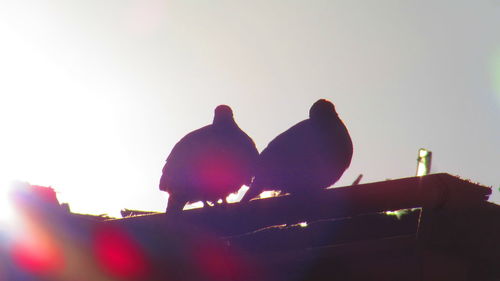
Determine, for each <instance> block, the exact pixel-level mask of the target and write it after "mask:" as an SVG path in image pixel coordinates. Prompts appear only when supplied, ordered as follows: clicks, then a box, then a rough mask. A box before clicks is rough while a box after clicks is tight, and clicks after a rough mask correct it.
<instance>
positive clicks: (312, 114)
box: [309, 99, 337, 120]
mask: <svg viewBox="0 0 500 281" xmlns="http://www.w3.org/2000/svg"><path fill="white" fill-rule="evenodd" d="M335 116H337V112H336V111H335V106H334V105H333V103H331V102H330V101H328V100H325V99H320V100H318V101H317V102H315V103H314V104H313V105H312V106H311V109H309V118H310V119H313V120H323V119H330V118H332V117H335Z"/></svg>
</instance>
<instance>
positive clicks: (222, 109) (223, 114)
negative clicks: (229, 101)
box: [213, 104, 234, 124]
mask: <svg viewBox="0 0 500 281" xmlns="http://www.w3.org/2000/svg"><path fill="white" fill-rule="evenodd" d="M227 123H234V119H233V110H231V107H229V106H227V105H225V104H222V105H219V106H217V107H216V108H215V112H214V121H213V124H227Z"/></svg>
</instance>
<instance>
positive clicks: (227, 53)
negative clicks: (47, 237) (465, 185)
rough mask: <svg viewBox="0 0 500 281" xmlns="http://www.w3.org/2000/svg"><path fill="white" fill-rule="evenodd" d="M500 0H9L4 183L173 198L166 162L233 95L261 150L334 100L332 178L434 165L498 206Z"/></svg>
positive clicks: (147, 203)
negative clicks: (165, 182) (427, 158)
mask: <svg viewBox="0 0 500 281" xmlns="http://www.w3.org/2000/svg"><path fill="white" fill-rule="evenodd" d="M499 30H500V1H498V0H479V1H452V0H448V1H377V2H374V1H332V0H328V1H277V0H266V1H218V0H215V1H201V0H198V1H189V0H187V1H186V0H184V1H166V0H133V1H132V0H128V1H124V0H113V1H106V0H99V1H97V0H87V1H63V0H57V1H56V0H53V1H49V0H47V1H42V0H40V1H35V0H33V1H27V0H16V1H0V38H1V44H0V130H1V131H0V132H1V133H0V136H1V138H0V180H2V181H4V182H8V181H10V180H14V179H18V180H24V181H28V182H30V183H32V184H40V185H50V186H52V187H54V188H55V189H56V190H57V191H58V197H59V199H60V201H63V202H69V203H70V205H71V208H72V210H73V211H76V212H90V213H96V214H101V213H109V214H112V215H116V214H118V212H119V210H120V209H121V208H133V209H143V210H155V211H163V210H164V209H165V206H166V201H167V200H166V198H167V196H166V194H165V193H163V192H160V191H159V190H158V181H159V178H160V175H161V169H162V167H163V164H164V160H165V158H166V157H167V155H168V153H169V152H170V150H171V149H172V147H173V145H174V144H175V143H176V142H177V141H178V140H179V139H180V138H181V137H182V136H184V135H185V134H186V133H188V132H190V131H192V130H194V129H197V128H199V127H201V126H204V125H207V124H208V123H210V122H211V120H212V117H213V116H212V115H213V109H214V108H215V106H216V105H218V104H228V105H230V106H231V107H232V108H233V110H234V112H235V118H236V121H237V122H238V124H239V125H240V127H241V128H242V129H243V130H245V131H246V132H247V133H248V134H249V135H250V136H251V137H253V139H254V141H255V142H256V144H257V146H258V148H259V149H263V148H264V147H265V146H266V145H267V143H268V142H269V141H270V140H271V139H273V138H274V137H275V136H276V135H277V134H279V133H281V132H282V131H284V130H286V129H287V128H289V127H290V126H292V125H293V124H295V123H297V122H298V121H301V120H303V119H305V118H306V117H307V113H308V110H309V107H310V105H311V104H312V103H313V102H314V101H316V100H317V99H319V98H327V99H329V100H331V101H332V102H334V103H335V105H336V108H337V111H338V112H339V115H340V117H341V118H342V119H343V120H344V122H345V123H346V125H347V127H348V129H349V131H350V133H351V137H352V139H353V142H354V157H353V161H352V164H351V167H350V168H349V170H348V171H347V172H346V173H345V174H344V177H343V178H342V179H341V180H340V181H339V182H338V183H337V184H336V186H342V185H348V184H350V183H351V182H352V181H353V180H354V179H355V178H356V177H357V175H358V174H360V173H362V174H364V178H363V182H373V181H380V180H385V179H389V178H391V179H394V178H400V177H407V176H412V175H414V174H415V168H416V157H417V150H418V149H419V148H420V147H425V148H428V149H430V150H432V151H433V153H434V155H433V156H434V158H433V166H432V170H433V172H447V173H450V174H454V175H460V176H461V177H463V178H467V179H471V180H473V181H475V182H479V183H481V184H483V185H486V186H493V187H494V189H495V192H496V194H495V195H494V196H493V198H492V200H493V201H495V202H496V203H498V204H500V195H499V192H498V188H499V187H500V164H499V162H500V161H499V159H500V147H499V144H500V125H499V124H500V32H499Z"/></svg>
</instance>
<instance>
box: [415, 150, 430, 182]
mask: <svg viewBox="0 0 500 281" xmlns="http://www.w3.org/2000/svg"><path fill="white" fill-rule="evenodd" d="M431 160H432V151H430V150H427V149H425V148H421V149H419V150H418V158H417V176H425V175H428V174H429V173H430V172H431Z"/></svg>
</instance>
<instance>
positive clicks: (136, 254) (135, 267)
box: [93, 226, 150, 280]
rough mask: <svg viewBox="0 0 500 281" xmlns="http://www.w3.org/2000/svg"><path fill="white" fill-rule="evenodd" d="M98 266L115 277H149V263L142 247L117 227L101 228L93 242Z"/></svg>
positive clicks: (138, 278) (129, 278) (131, 278)
mask: <svg viewBox="0 0 500 281" xmlns="http://www.w3.org/2000/svg"><path fill="white" fill-rule="evenodd" d="M93 250H94V254H95V256H96V259H97V262H98V264H99V265H100V266H101V267H102V268H103V270H104V271H105V272H107V273H109V274H110V275H111V276H113V277H117V278H121V279H125V280H144V279H146V278H147V276H148V275H149V266H150V265H149V263H148V259H147V257H146V255H145V253H144V252H143V251H142V249H141V247H140V245H139V244H138V243H137V242H136V241H135V240H134V239H132V237H130V236H129V235H128V234H127V233H126V232H125V231H123V230H122V229H120V228H117V227H111V226H105V227H100V228H99V229H98V230H97V231H96V233H95V235H94V240H93Z"/></svg>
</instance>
